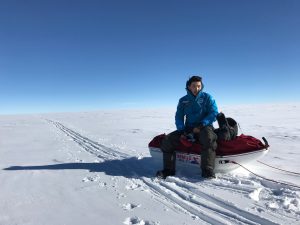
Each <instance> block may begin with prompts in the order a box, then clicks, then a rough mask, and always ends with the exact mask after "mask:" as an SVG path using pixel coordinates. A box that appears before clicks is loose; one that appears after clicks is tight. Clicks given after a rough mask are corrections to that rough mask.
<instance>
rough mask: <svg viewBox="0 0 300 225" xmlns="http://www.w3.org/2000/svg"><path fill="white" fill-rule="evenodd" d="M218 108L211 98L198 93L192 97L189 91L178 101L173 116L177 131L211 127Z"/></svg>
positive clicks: (205, 94) (208, 95)
mask: <svg viewBox="0 0 300 225" xmlns="http://www.w3.org/2000/svg"><path fill="white" fill-rule="evenodd" d="M217 115H218V107H217V104H216V102H215V100H214V99H213V98H212V96H211V95H210V94H208V93H206V92H202V91H200V92H199V94H198V95H197V96H194V95H193V94H192V93H191V92H190V91H189V90H188V91H187V95H186V96H184V97H182V98H181V99H179V103H178V106H177V111H176V115H175V124H176V127H177V130H180V131H181V130H185V129H189V128H194V127H201V126H207V125H212V123H213V122H214V121H216V116H217Z"/></svg>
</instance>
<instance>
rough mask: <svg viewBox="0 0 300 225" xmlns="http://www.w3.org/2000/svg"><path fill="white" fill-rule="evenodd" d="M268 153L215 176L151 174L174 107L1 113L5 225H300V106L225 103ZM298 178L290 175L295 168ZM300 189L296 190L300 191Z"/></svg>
mask: <svg viewBox="0 0 300 225" xmlns="http://www.w3.org/2000/svg"><path fill="white" fill-rule="evenodd" d="M219 110H220V111H223V112H224V113H225V114H226V115H227V116H230V117H233V118H235V119H236V120H237V121H238V122H239V124H240V128H241V129H240V131H239V132H240V133H244V134H249V135H252V136H255V137H258V138H261V137H263V136H264V137H266V138H267V140H268V141H269V144H270V146H271V147H270V152H269V153H268V154H267V155H266V156H265V157H264V158H262V159H261V162H264V163H267V164H268V165H272V166H274V167H276V168H279V169H283V170H286V171H282V170H278V169H275V168H272V167H269V166H266V165H264V164H262V163H259V162H253V163H252V164H251V165H245V166H246V167H247V168H248V169H250V170H251V171H253V172H255V173H257V174H259V175H262V176H264V177H266V178H269V179H273V180H276V181H279V182H284V183H287V184H292V185H294V187H293V186H291V185H285V184H280V183H274V182H271V181H268V180H265V179H262V178H260V177H258V176H255V175H253V174H251V173H249V172H248V171H246V170H244V169H243V168H240V169H238V170H235V171H232V172H231V173H226V174H217V178H216V179H212V180H204V179H202V178H201V173H200V168H199V170H198V171H193V172H192V173H191V171H189V169H188V168H182V169H179V170H178V171H177V174H176V176H174V177H169V178H167V179H166V180H164V181H161V180H157V179H156V178H154V174H155V172H156V170H158V169H161V166H160V165H158V164H155V163H154V162H153V160H152V159H151V157H150V154H149V151H148V146H147V145H148V142H149V141H150V140H151V139H152V138H153V137H154V136H156V135H158V134H161V133H169V132H171V131H173V130H174V129H175V125H174V113H175V109H151V110H150V109H143V110H142V109H139V110H110V111H97V112H81V113H52V114H39V115H2V116H0V225H17V224H20V225H21V224H22V225H53V224H59V225H82V224H86V225H96V224H98V225H99V224H103V225H106V224H126V225H130V224H131V225H132V224H136V225H138V224H139V225H177V224H178V225H179V224H180V225H181V224H182V225H184V224H186V225H193V224H266V225H267V224H284V225H286V224H300V175H299V174H297V173H299V172H300V166H299V165H300V164H299V161H300V104H299V103H294V104H269V105H243V106H227V107H220V108H219ZM288 171H291V172H295V173H291V172H288ZM295 186H298V187H299V188H297V187H295Z"/></svg>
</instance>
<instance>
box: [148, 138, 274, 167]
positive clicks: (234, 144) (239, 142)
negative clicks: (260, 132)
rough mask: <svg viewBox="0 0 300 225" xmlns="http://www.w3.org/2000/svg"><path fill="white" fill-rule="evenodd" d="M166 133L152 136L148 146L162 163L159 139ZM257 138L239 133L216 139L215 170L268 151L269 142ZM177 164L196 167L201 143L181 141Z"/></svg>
mask: <svg viewBox="0 0 300 225" xmlns="http://www.w3.org/2000/svg"><path fill="white" fill-rule="evenodd" d="M165 136H166V134H160V135H158V136H156V137H154V138H153V139H152V140H151V141H150V143H149V145H148V147H149V151H150V154H151V156H152V157H153V159H154V160H156V161H158V162H160V163H161V164H162V151H161V149H160V145H161V141H162V140H163V138H164V137H165ZM262 139H263V141H264V143H263V142H261V141H260V140H259V139H257V138H255V137H252V136H249V135H244V134H241V135H239V136H237V137H236V138H235V139H233V140H230V141H218V147H217V149H216V160H215V171H216V172H228V171H232V170H234V169H237V168H238V167H239V165H238V164H241V165H247V164H249V163H251V162H253V161H256V160H258V159H259V158H261V157H263V156H264V155H265V154H267V153H268V151H269V150H268V147H269V144H268V142H267V140H266V139H265V138H264V137H263V138H262ZM176 164H177V165H184V166H185V165H194V166H197V167H198V168H199V167H200V165H201V145H200V144H199V143H190V144H189V143H186V142H182V143H180V145H179V146H178V147H177V150H176Z"/></svg>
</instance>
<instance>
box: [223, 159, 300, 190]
mask: <svg viewBox="0 0 300 225" xmlns="http://www.w3.org/2000/svg"><path fill="white" fill-rule="evenodd" d="M228 163H233V164H237V165H239V166H240V167H242V168H243V169H245V170H247V171H248V172H250V173H252V174H253V175H255V176H257V177H260V178H262V179H264V180H267V181H271V182H273V183H277V184H282V185H285V186H290V187H294V188H297V189H300V186H298V185H296V184H290V183H286V182H282V181H277V180H273V179H269V178H266V177H263V176H261V175H258V174H257V173H254V172H252V171H251V170H249V169H248V168H246V167H245V166H243V165H241V164H239V163H237V162H235V161H230V160H228Z"/></svg>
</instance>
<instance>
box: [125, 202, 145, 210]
mask: <svg viewBox="0 0 300 225" xmlns="http://www.w3.org/2000/svg"><path fill="white" fill-rule="evenodd" d="M138 207H141V205H136V204H132V203H127V204H123V209H124V210H126V211H130V210H133V209H135V208H138Z"/></svg>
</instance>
